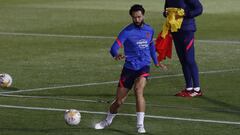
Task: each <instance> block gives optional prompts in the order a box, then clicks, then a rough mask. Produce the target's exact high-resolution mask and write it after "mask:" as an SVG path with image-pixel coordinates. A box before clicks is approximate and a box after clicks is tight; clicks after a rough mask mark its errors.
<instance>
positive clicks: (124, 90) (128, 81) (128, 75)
mask: <svg viewBox="0 0 240 135" xmlns="http://www.w3.org/2000/svg"><path fill="white" fill-rule="evenodd" d="M134 74H135V71H132V70H130V69H127V68H123V70H122V73H121V77H120V80H119V83H118V88H117V93H116V97H115V99H114V101H113V103H112V104H111V106H110V108H109V111H108V114H107V116H106V118H105V119H104V120H103V121H101V122H99V123H97V124H96V125H95V129H104V128H105V127H107V126H109V125H110V124H111V123H112V120H113V119H114V117H115V116H116V114H117V112H118V109H119V107H120V106H121V105H122V104H123V103H124V101H125V99H126V98H127V94H128V91H129V90H130V89H131V88H132V86H133V84H134V77H133V76H134Z"/></svg>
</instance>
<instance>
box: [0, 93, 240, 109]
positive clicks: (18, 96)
mask: <svg viewBox="0 0 240 135" xmlns="http://www.w3.org/2000/svg"><path fill="white" fill-rule="evenodd" d="M0 96H2V97H14V98H31V99H53V100H63V101H74V102H88V103H108V104H110V103H111V102H112V101H110V100H103V99H97V100H89V99H88V100H87V99H74V98H63V97H56V96H54V97H52V96H27V95H8V94H0ZM124 104H125V105H133V106H135V105H136V103H131V102H126V103H124ZM146 105H147V106H152V107H161V108H173V109H184V110H204V111H210V112H213V111H214V112H230V113H240V111H237V110H230V109H223V108H214V107H211V108H194V107H186V106H185V107H184V106H181V107H180V106H168V105H158V104H151V103H146Z"/></svg>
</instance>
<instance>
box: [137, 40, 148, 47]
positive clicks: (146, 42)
mask: <svg viewBox="0 0 240 135" xmlns="http://www.w3.org/2000/svg"><path fill="white" fill-rule="evenodd" d="M137 45H138V46H139V48H141V49H144V48H146V47H148V41H147V40H146V39H140V40H139V41H137Z"/></svg>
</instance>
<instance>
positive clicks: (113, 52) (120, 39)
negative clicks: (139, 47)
mask: <svg viewBox="0 0 240 135" xmlns="http://www.w3.org/2000/svg"><path fill="white" fill-rule="evenodd" d="M126 38H127V35H126V32H125V31H124V30H122V31H121V32H120V34H119V35H118V37H117V38H116V40H115V41H114V43H113V45H112V47H111V49H110V54H111V55H112V57H114V58H115V60H121V59H124V58H125V56H124V55H122V54H119V53H118V50H119V49H120V48H123V44H124V42H125V40H126Z"/></svg>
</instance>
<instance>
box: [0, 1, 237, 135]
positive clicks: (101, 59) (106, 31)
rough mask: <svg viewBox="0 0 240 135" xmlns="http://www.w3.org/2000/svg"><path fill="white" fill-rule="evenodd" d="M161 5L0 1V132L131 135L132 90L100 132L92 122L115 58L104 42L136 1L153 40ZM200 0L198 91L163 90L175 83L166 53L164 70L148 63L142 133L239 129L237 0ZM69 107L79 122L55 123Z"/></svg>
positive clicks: (220, 133)
mask: <svg viewBox="0 0 240 135" xmlns="http://www.w3.org/2000/svg"><path fill="white" fill-rule="evenodd" d="M163 2H164V1H163V0H148V1H147V0H132V1H129V0H121V1H119V0H68V1H67V0H0V73H3V72H5V73H9V74H10V75H11V76H12V77H13V85H12V87H11V88H8V89H2V88H0V135H16V134H17V135H135V134H137V133H136V129H135V125H136V124H135V123H136V118H135V117H134V116H132V114H135V105H134V104H135V98H134V95H133V92H132V91H131V92H130V94H129V96H128V99H127V101H126V104H125V105H123V106H122V108H121V109H120V113H121V115H119V116H117V117H116V119H115V120H114V122H113V124H112V125H111V126H110V127H109V128H107V129H105V130H101V131H96V130H94V129H93V128H92V125H93V124H94V123H96V122H98V121H99V120H101V119H103V118H104V117H105V116H104V115H103V114H101V113H102V112H106V111H107V109H108V107H109V105H110V102H111V101H112V100H113V98H114V96H115V92H116V91H115V90H116V86H117V84H116V81H117V80H118V79H119V74H120V72H121V69H122V65H123V62H116V61H114V60H113V59H112V58H111V56H110V54H109V48H110V46H111V45H112V43H113V41H114V37H116V36H117V35H118V32H119V31H120V30H121V29H122V28H123V27H124V26H125V25H127V24H128V23H131V18H130V17H129V15H128V9H129V7H130V6H131V5H133V4H135V3H140V4H143V6H144V7H145V9H146V15H145V22H147V23H149V24H150V25H152V27H153V28H154V29H155V37H156V36H157V33H158V32H160V30H161V27H162V24H163V22H164V18H163V17H162V10H163ZM201 2H202V4H203V6H204V13H203V14H202V15H201V16H199V17H197V18H196V21H197V28H198V31H197V32H196V43H195V50H196V59H197V63H198V66H199V70H200V81H201V87H202V89H203V92H204V96H203V97H200V98H180V97H175V96H173V95H174V94H175V93H176V92H177V91H179V90H180V89H181V88H183V87H184V86H183V84H184V80H183V76H182V72H181V66H180V64H179V61H178V58H177V56H176V54H175V50H174V51H173V58H172V59H171V60H167V61H165V64H167V65H168V67H169V69H168V70H167V71H162V70H160V69H156V68H155V67H154V66H152V68H151V75H152V78H151V79H150V80H149V81H148V84H147V86H146V89H145V98H146V102H147V111H146V115H147V117H146V118H145V126H146V130H147V134H148V135H159V134H162V135H240V104H239V103H240V100H239V95H240V91H239V88H240V83H239V82H240V79H239V76H240V63H239V58H240V25H239V22H240V19H239V18H240V14H239V13H240V8H239V6H238V5H240V1H239V0H230V1H225V0H215V1H214V0H213V1H209V0H201ZM21 90H22V91H21ZM26 90H28V91H26ZM17 91H18V92H17ZM26 107H29V108H26ZM70 108H75V109H78V110H81V111H82V113H81V115H82V119H81V123H80V125H78V126H75V127H70V126H68V125H66V124H65V123H64V119H63V114H64V112H63V110H64V109H70ZM126 114H127V115H126Z"/></svg>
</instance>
